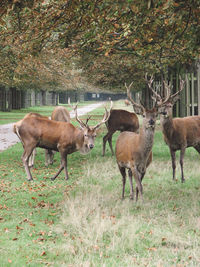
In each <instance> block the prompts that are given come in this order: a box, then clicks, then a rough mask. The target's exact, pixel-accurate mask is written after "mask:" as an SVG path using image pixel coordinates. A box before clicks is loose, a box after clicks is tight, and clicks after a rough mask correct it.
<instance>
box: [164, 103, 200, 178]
mask: <svg viewBox="0 0 200 267" xmlns="http://www.w3.org/2000/svg"><path fill="white" fill-rule="evenodd" d="M163 111H165V112H166V113H167V114H168V115H166V116H164V115H162V116H161V125H162V132H163V136H164V140H165V142H166V144H167V145H168V146H169V149H170V153H171V159H172V169H173V179H175V176H176V155H175V153H176V151H177V150H180V151H181V152H180V165H181V181H182V182H184V181H185V178H184V172H183V160H184V154H185V149H186V148H187V147H194V148H195V149H196V150H197V151H198V152H199V153H200V116H189V117H184V118H174V119H173V118H172V115H171V113H172V106H167V105H166V106H164V107H163Z"/></svg>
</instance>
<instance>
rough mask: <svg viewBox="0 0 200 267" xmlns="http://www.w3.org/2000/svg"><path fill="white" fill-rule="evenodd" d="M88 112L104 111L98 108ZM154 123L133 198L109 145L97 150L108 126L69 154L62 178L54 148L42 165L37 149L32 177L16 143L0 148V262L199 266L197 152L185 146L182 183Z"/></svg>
mask: <svg viewBox="0 0 200 267" xmlns="http://www.w3.org/2000/svg"><path fill="white" fill-rule="evenodd" d="M120 104H121V103H120V102H117V103H116V104H115V107H116V108H117V107H118V105H120ZM92 113H93V114H96V115H100V114H102V113H103V107H101V108H99V109H97V110H95V111H93V112H92ZM92 123H94V124H95V122H92ZM157 128H158V130H157V131H156V134H155V141H154V147H153V156H154V159H153V162H152V164H151V165H150V166H149V168H148V170H147V173H146V175H145V177H144V180H143V187H144V202H142V201H141V200H140V199H139V201H138V203H135V201H130V200H129V183H128V182H127V184H126V191H125V199H124V200H123V201H122V200H121V191H122V183H121V176H120V173H119V170H118V168H117V165H116V161H115V158H114V157H111V153H110V151H109V149H108V148H107V151H106V156H105V157H102V156H101V153H102V137H103V135H104V134H105V127H101V130H100V131H99V134H98V137H97V139H96V142H95V148H94V150H93V151H92V152H91V153H90V154H88V155H84V156H83V155H80V154H79V153H78V152H77V153H73V154H72V155H70V156H69V160H68V168H69V173H70V179H69V181H67V182H66V181H65V180H64V173H62V174H61V175H60V176H59V177H58V178H57V179H56V180H55V181H54V182H51V181H50V179H49V178H50V177H51V176H52V175H53V174H54V173H55V171H56V169H57V168H58V165H59V155H58V153H57V154H56V162H55V163H54V165H53V166H50V167H48V168H46V167H44V154H43V151H42V150H40V149H38V153H37V158H36V165H35V168H34V169H33V170H32V173H33V178H34V181H33V182H31V183H28V182H27V181H26V175H25V171H24V168H23V166H22V163H21V160H20V157H21V154H22V146H21V144H17V145H15V146H13V147H12V148H10V149H8V150H6V151H4V152H2V153H0V162H1V166H0V190H1V191H0V194H1V198H0V226H1V227H0V229H1V230H0V262H1V264H0V266H109V267H110V266H156V267H158V266H159V267H161V266H199V265H200V252H199V251H200V180H199V173H200V165H199V155H198V154H197V153H196V151H195V150H193V149H187V151H186V155H185V160H184V170H185V177H186V182H185V183H184V184H182V183H181V182H180V168H179V166H178V162H177V181H172V169H171V160H170V156H169V151H168V147H167V146H166V145H165V144H164V142H163V138H162V133H161V132H160V130H159V127H157ZM117 135H118V134H115V136H114V138H113V143H115V140H116V138H117ZM177 158H178V157H177Z"/></svg>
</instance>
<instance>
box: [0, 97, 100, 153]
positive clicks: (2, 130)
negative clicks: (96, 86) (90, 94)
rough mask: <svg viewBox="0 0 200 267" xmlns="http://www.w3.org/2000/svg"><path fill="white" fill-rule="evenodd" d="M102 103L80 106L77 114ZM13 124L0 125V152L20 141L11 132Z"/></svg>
mask: <svg viewBox="0 0 200 267" xmlns="http://www.w3.org/2000/svg"><path fill="white" fill-rule="evenodd" d="M101 105H103V102H100V103H96V104H91V105H88V106H85V107H82V108H79V109H78V115H79V116H82V115H84V114H86V113H88V112H90V111H92V110H94V109H96V108H98V107H100V106H101ZM70 116H71V118H74V112H73V111H72V112H70ZM13 124H14V123H9V124H4V125H0V152H1V151H3V150H6V149H7V148H9V147H10V146H13V145H15V144H16V143H18V142H20V140H19V138H18V137H17V135H16V134H15V133H13V130H12V129H13Z"/></svg>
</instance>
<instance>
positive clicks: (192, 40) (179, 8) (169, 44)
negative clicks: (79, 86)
mask: <svg viewBox="0 0 200 267" xmlns="http://www.w3.org/2000/svg"><path fill="white" fill-rule="evenodd" d="M0 14H1V20H0V23H1V26H0V30H1V36H2V39H1V41H0V46H1V48H2V51H3V54H0V57H2V56H4V55H5V54H6V53H9V57H8V58H7V59H6V60H7V62H6V64H5V65H6V67H7V68H9V71H8V72H6V71H4V73H3V74H1V75H5V74H8V73H10V74H9V77H8V80H9V79H10V77H15V72H16V66H17V67H18V66H19V65H20V64H21V62H23V61H24V60H25V59H27V57H30V56H31V58H33V57H34V58H36V59H37V58H38V57H39V58H40V57H41V54H42V53H45V54H46V55H47V57H48V54H49V53H50V54H53V55H54V56H55V57H56V54H57V53H61V49H62V54H63V56H62V60H61V62H62V64H63V65H64V66H66V68H67V66H68V63H67V64H66V63H65V62H63V58H65V59H66V62H70V60H71V62H73V63H74V64H75V65H76V66H77V68H81V69H82V74H83V75H85V76H87V77H89V79H90V81H92V82H93V83H94V84H97V85H98V86H102V87H108V88H113V87H114V88H117V87H118V88H122V86H123V83H124V81H127V82H128V81H130V80H132V79H133V80H134V81H135V82H136V85H138V86H139V87H141V84H142V83H140V81H141V77H142V76H143V74H144V72H146V71H148V72H160V71H162V72H164V71H165V70H166V68H167V67H168V66H174V65H175V64H177V63H178V62H179V63H180V62H182V64H184V63H186V62H187V63H188V62H192V61H193V60H194V59H195V58H198V55H199V44H200V39H199V36H200V26H199V25H200V23H199V1H198V0H187V1H185V0H184V1H183V0H148V1H146V0H134V1H133V0H126V1H124V0H117V1H114V2H113V1H110V0H85V1H80V0H73V1H72V0H68V1H67V0H60V1H58V0H38V1H34V0H13V1H11V0H9V1H8V0H3V1H2V4H1V6H0ZM52 51H53V52H52ZM69 56H70V57H69ZM58 58H59V57H58ZM36 59H35V60H36ZM69 59H70V60H69ZM31 60H32V59H31ZM52 63H53V62H52ZM58 65H59V64H58ZM58 65H57V67H60V65H59V66H58ZM10 66H11V67H10ZM5 69H6V68H5ZM18 69H19V68H18ZM54 70H55V68H54ZM5 72H6V73H5Z"/></svg>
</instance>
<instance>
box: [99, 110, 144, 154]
mask: <svg viewBox="0 0 200 267" xmlns="http://www.w3.org/2000/svg"><path fill="white" fill-rule="evenodd" d="M106 127H107V130H108V132H107V134H106V135H105V136H104V137H103V152H102V156H105V149H106V142H107V141H108V143H109V146H110V150H111V153H112V156H114V151H113V147H112V136H113V134H114V133H115V132H116V131H120V132H123V131H130V132H136V131H138V129H139V120H138V117H137V115H136V114H135V113H134V112H129V111H127V110H123V109H112V110H111V111H110V117H109V119H108V121H107V122H106Z"/></svg>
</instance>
